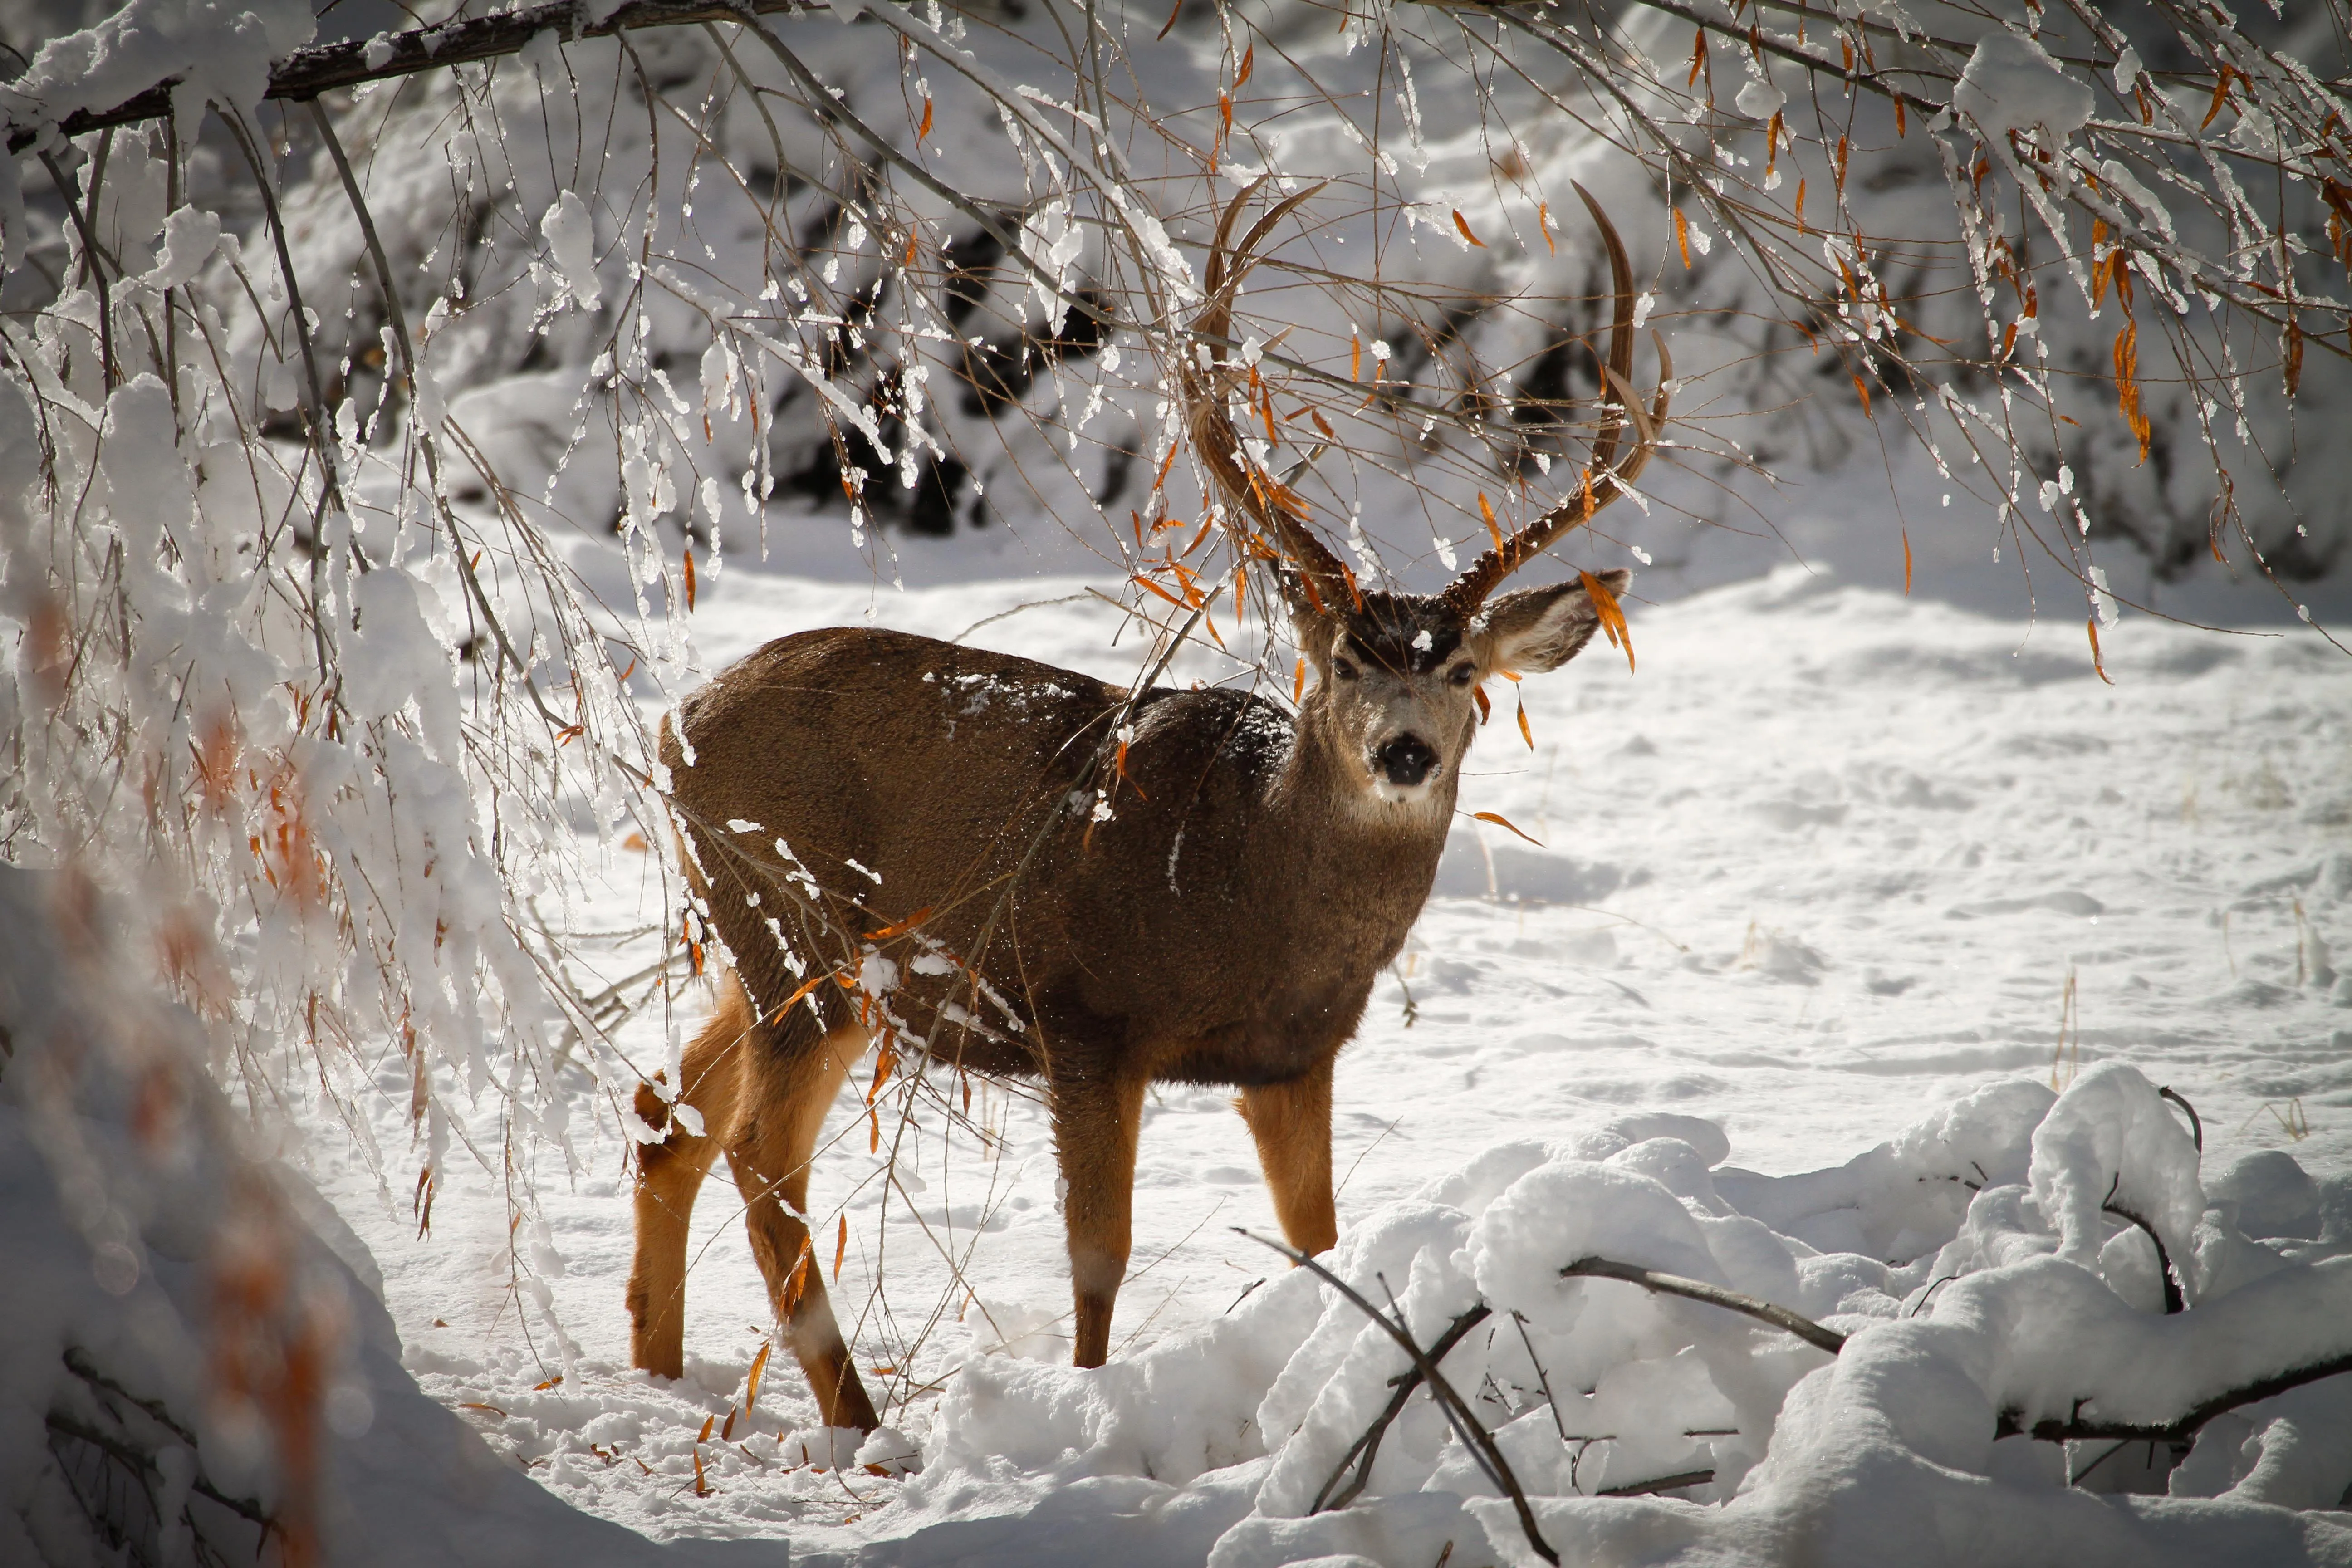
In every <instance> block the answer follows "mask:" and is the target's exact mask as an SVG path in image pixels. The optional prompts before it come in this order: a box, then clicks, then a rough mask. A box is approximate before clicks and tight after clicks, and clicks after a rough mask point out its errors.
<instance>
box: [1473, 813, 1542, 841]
mask: <svg viewBox="0 0 2352 1568" xmlns="http://www.w3.org/2000/svg"><path fill="white" fill-rule="evenodd" d="M1470 815H1471V816H1475V817H1476V818H1477V819H1478V820H1479V821H1481V822H1491V823H1493V824H1494V825H1495V826H1497V827H1500V828H1505V829H1507V830H1508V831H1510V832H1512V833H1517V834H1518V836H1519V837H1522V838H1527V839H1528V843H1530V844H1532V845H1534V846H1535V847H1537V848H1538V849H1541V848H1543V847H1545V845H1544V843H1543V841H1542V840H1541V839H1538V838H1528V836H1527V835H1526V834H1524V833H1519V830H1518V828H1517V826H1514V825H1513V824H1512V822H1511V819H1510V818H1509V817H1507V816H1504V815H1503V814H1502V813H1501V812H1499V811H1474V812H1472V813H1471V814H1470Z"/></svg>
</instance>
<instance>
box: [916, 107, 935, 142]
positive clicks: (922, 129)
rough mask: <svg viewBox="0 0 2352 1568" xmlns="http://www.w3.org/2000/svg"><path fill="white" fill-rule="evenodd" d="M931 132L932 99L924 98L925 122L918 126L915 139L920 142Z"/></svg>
mask: <svg viewBox="0 0 2352 1568" xmlns="http://www.w3.org/2000/svg"><path fill="white" fill-rule="evenodd" d="M930 133H931V100H929V99H928V98H927V99H925V100H923V123H922V124H921V125H920V126H919V127H917V128H916V131H915V140H916V141H918V142H920V141H922V140H924V139H925V138H926V137H928V136H929V135H930Z"/></svg>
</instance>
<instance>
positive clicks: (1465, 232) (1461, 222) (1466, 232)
mask: <svg viewBox="0 0 2352 1568" xmlns="http://www.w3.org/2000/svg"><path fill="white" fill-rule="evenodd" d="M1454 227H1456V228H1458V229H1460V230H1461V231H1462V237H1463V238H1465V239H1466V240H1468V241H1469V242H1470V243H1471V244H1473V245H1475V246H1476V247H1478V248H1479V249H1481V250H1484V249H1486V241H1485V240H1483V239H1480V238H1479V237H1477V236H1476V235H1475V234H1472V233H1471V232H1470V220H1469V219H1468V218H1465V217H1464V216H1462V209H1461V208H1460V207H1455V208H1454Z"/></svg>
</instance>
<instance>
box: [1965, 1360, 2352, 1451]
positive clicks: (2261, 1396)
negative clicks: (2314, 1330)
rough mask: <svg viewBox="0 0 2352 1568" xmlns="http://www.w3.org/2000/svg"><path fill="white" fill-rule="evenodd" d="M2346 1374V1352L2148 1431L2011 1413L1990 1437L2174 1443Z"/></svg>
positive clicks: (2350, 1363)
mask: <svg viewBox="0 0 2352 1568" xmlns="http://www.w3.org/2000/svg"><path fill="white" fill-rule="evenodd" d="M2344 1373H2352V1352H2346V1353H2344V1354H2343V1355H2339V1356H2330V1357H2329V1358H2328V1359H2327V1360H2326V1361H2322V1362H2314V1363H2311V1364H2310V1365H2309V1366H2301V1367H2296V1368H2294V1370H2292V1371H2290V1372H2282V1373H2278V1374H2276V1375H2275V1376H2273V1377H2266V1378H2263V1379H2262V1380H2261V1381H2260V1382H2257V1383H2250V1384H2246V1385H2245V1386H2244V1387H2243V1388H2233V1389H2231V1390H2230V1391H2228V1392H2227V1393H2225V1394H2215V1395H2214V1396H2213V1397H2212V1398H2210V1399H2209V1400H2207V1401H2205V1403H2204V1404H2202V1405H2197V1406H2195V1407H2194V1408H2192V1409H2191V1410H2189V1413H2188V1414H2187V1415H2182V1416H2181V1417H2180V1418H2179V1420H2177V1421H2171V1422H2166V1423H2161V1424H2158V1425H2154V1426H2136V1425H2134V1424H2133V1423H2131V1422H2128V1421H2085V1420H2083V1419H2082V1418H2081V1416H2080V1415H2079V1414H2078V1415H2075V1416H2073V1417H2071V1418H2069V1419H2067V1420H2064V1421H2060V1420H2057V1419H2055V1418H2053V1419H2051V1420H2048V1421H2037V1422H2035V1423H2034V1424H2033V1425H2032V1426H2026V1425H2025V1423H2024V1419H2023V1418H2022V1417H2021V1416H2020V1415H2018V1413H2017V1412H2016V1411H2014V1410H2004V1411H2002V1412H2001V1413H2000V1420H1999V1421H1998V1422H1997V1423H1996V1424H1995V1425H1994V1427H1993V1436H1995V1437H1997V1438H1998V1437H2032V1438H2034V1439H2036V1440H2037V1441H2039V1442H2043V1443H2080V1442H2097V1441H2098V1440H2100V1439H2101V1438H2106V1437H2114V1438H2119V1439H2121V1440H2123V1441H2125V1442H2129V1443H2143V1442H2145V1443H2162V1442H2168V1441H2170V1442H2179V1441H2183V1440H2185V1439H2187V1438H2189V1437H2193V1436H2196V1435H2197V1430H2198V1428H2200V1427H2201V1426H2204V1425H2205V1423H2207V1422H2208V1421H2210V1420H2212V1419H2213V1417H2215V1416H2216V1415H2228V1414H2229V1413H2230V1412H2231V1411H2232V1410H2235V1409H2238V1408H2239V1407H2240V1406H2242V1405H2254V1404H2258V1403H2260V1402H2261V1401H2263V1400H2265V1399H2271V1398H2274V1397H2276V1396H2277V1395H2279V1394H2284V1393H2286V1392H2287V1391H2288V1390H2289V1389H2294V1388H2301V1387H2302V1386H2303V1385H2304V1384H2307V1383H2318V1382H2321V1381H2323V1380H2325V1379H2326V1378H2331V1377H2340V1376H2342V1375H2343V1374H2344ZM2080 1407H2081V1406H2080V1405H2079V1404H2078V1405H2077V1406H2076V1408H2077V1410H2078V1412H2079V1410H2080Z"/></svg>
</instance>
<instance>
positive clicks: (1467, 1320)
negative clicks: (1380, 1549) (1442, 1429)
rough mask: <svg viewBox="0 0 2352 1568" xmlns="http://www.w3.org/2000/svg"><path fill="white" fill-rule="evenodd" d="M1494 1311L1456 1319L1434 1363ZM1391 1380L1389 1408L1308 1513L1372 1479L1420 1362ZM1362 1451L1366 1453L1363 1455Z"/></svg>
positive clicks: (1434, 1348) (1434, 1352)
mask: <svg viewBox="0 0 2352 1568" xmlns="http://www.w3.org/2000/svg"><path fill="white" fill-rule="evenodd" d="M1492 1315H1493V1310H1492V1309H1491V1308H1489V1307H1487V1306H1486V1303H1484V1302H1481V1303H1479V1304H1478V1305H1477V1306H1475V1307H1473V1308H1471V1309H1470V1310H1468V1311H1466V1312H1465V1313H1463V1314H1462V1315H1461V1316H1460V1317H1458V1318H1456V1319H1454V1321H1453V1323H1452V1324H1451V1325H1450V1326H1449V1327H1448V1328H1447V1329H1446V1331H1444V1333H1442V1334H1440V1335H1438V1336H1437V1342H1436V1343H1435V1344H1433V1345H1431V1346H1430V1347H1429V1360H1430V1363H1431V1364H1432V1365H1434V1364H1436V1363H1439V1362H1442V1361H1444V1359H1445V1352H1448V1351H1450V1350H1452V1349H1453V1348H1454V1346H1455V1345H1457V1344H1460V1343H1461V1342H1462V1336H1463V1335H1465V1334H1466V1333H1468V1332H1469V1331H1471V1330H1473V1329H1475V1328H1476V1327H1477V1326H1478V1325H1479V1324H1481V1323H1483V1322H1485V1321H1486V1320H1487V1318H1489V1317H1490V1316H1492ZM1391 1381H1392V1382H1394V1384H1396V1393H1395V1394H1392V1395H1391V1396H1390V1398H1389V1404H1388V1408H1387V1409H1385V1410H1383V1411H1381V1413H1380V1415H1378V1416H1377V1417H1375V1418H1374V1420H1373V1422H1372V1424H1371V1425H1370V1426H1367V1427H1365V1428H1364V1435H1363V1436H1360V1437H1359V1438H1357V1439H1356V1441H1355V1442H1354V1444H1353V1445H1351V1446H1350V1447H1349V1449H1348V1451H1347V1452H1346V1453H1345V1454H1342V1455H1341V1456H1339V1465H1338V1467H1337V1468H1334V1469H1333V1470H1332V1472H1331V1479H1329V1480H1328V1481H1325V1482H1324V1483H1323V1489H1322V1490H1321V1491H1318V1492H1317V1493H1316V1494H1315V1503H1314V1506H1313V1507H1311V1508H1309V1509H1308V1510H1307V1512H1308V1513H1324V1512H1327V1511H1328V1510H1332V1509H1339V1508H1345V1507H1347V1506H1348V1505H1349V1503H1351V1502H1353V1501H1355V1500H1356V1498H1357V1496H1358V1495H1359V1494H1360V1493H1361V1492H1362V1491H1363V1489H1364V1484H1365V1483H1366V1482H1367V1481H1369V1480H1370V1479H1371V1476H1372V1461H1373V1460H1374V1459H1376V1458H1379V1457H1380V1452H1381V1438H1383V1437H1385V1436H1388V1430H1389V1427H1390V1426H1392V1425H1394V1423H1395V1421H1396V1418H1397V1417H1398V1416H1400V1415H1403V1414H1404V1407H1405V1405H1406V1404H1407V1403H1408V1402H1410V1401H1411V1400H1412V1391H1413V1390H1414V1389H1416V1388H1419V1387H1420V1386H1421V1368H1420V1366H1419V1365H1418V1364H1416V1365H1414V1366H1412V1367H1409V1368H1407V1369H1406V1370H1405V1371H1403V1372H1402V1373H1398V1374H1397V1375H1396V1377H1395V1378H1394V1379H1392V1380H1391ZM1359 1455H1360V1456H1362V1458H1360V1459H1359V1458H1358V1456H1359ZM1351 1464H1352V1465H1354V1466H1355V1467H1356V1474H1355V1477H1354V1479H1351V1480H1349V1482H1348V1483H1347V1484H1346V1485H1345V1486H1344V1487H1343V1486H1341V1485H1340V1478H1341V1477H1343V1476H1345V1475H1347V1473H1348V1467H1349V1465H1351Z"/></svg>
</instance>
